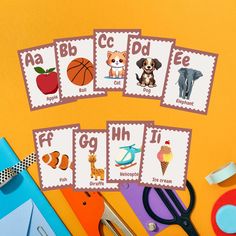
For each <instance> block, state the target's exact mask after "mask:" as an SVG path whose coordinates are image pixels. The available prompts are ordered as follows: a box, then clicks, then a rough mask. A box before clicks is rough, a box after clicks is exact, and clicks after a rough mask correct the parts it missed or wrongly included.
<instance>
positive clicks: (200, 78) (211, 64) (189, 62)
mask: <svg viewBox="0 0 236 236" xmlns="http://www.w3.org/2000/svg"><path fill="white" fill-rule="evenodd" d="M216 62H217V54H213V53H207V52H202V51H197V50H192V49H187V48H182V47H175V48H174V49H173V51H172V56H171V60H170V64H169V68H168V73H167V74H168V75H167V79H166V83H165V89H164V93H163V99H162V101H161V105H162V106H166V107H172V108H176V109H180V110H187V111H191V112H196V113H202V114H207V111H208V106H209V99H210V93H211V88H212V82H213V78H214V73H215V68H216Z"/></svg>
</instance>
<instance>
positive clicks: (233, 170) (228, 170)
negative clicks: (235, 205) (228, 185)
mask: <svg viewBox="0 0 236 236" xmlns="http://www.w3.org/2000/svg"><path fill="white" fill-rule="evenodd" d="M235 174H236V165H235V163H234V162H230V163H228V164H226V165H225V166H223V167H221V168H220V169H218V170H216V171H213V172H212V173H210V174H209V175H208V176H207V177H206V180H207V182H208V183H209V184H218V183H221V182H223V181H224V180H226V179H228V178H230V177H231V176H233V175H235Z"/></svg>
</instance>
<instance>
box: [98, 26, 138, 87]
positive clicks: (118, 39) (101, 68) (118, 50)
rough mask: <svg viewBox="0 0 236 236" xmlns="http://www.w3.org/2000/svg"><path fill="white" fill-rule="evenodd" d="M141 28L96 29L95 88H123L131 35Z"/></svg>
mask: <svg viewBox="0 0 236 236" xmlns="http://www.w3.org/2000/svg"><path fill="white" fill-rule="evenodd" d="M140 32H141V30H112V29H111V30H95V31H94V48H95V81H94V82H95V89H98V90H99V89H106V90H121V89H123V86H124V78H125V67H126V61H127V42H128V36H129V35H139V34H140Z"/></svg>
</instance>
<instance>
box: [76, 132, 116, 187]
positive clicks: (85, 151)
mask: <svg viewBox="0 0 236 236" xmlns="http://www.w3.org/2000/svg"><path fill="white" fill-rule="evenodd" d="M73 139H74V163H75V171H74V189H76V190H81V191H84V190H88V191H92V190H106V191H108V190H109V191H111V190H117V189H118V184H117V183H107V176H106V172H107V170H106V161H107V159H106V156H107V145H106V139H107V132H106V131H105V130H79V131H74V135H73Z"/></svg>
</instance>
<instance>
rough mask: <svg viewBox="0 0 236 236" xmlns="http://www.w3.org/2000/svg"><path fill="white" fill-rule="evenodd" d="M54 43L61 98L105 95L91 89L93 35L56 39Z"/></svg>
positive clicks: (92, 77) (92, 78) (92, 76)
mask: <svg viewBox="0 0 236 236" xmlns="http://www.w3.org/2000/svg"><path fill="white" fill-rule="evenodd" d="M54 45H55V52H56V53H55V54H56V65H57V68H58V75H59V76H58V77H59V89H60V91H61V96H62V99H63V100H68V99H69V100H71V99H76V98H85V97H98V96H105V95H106V93H105V92H103V91H94V89H93V83H94V82H93V80H94V64H93V59H94V58H93V57H94V53H93V52H94V50H93V37H90V36H88V37H86V36H84V37H78V38H68V39H56V40H54Z"/></svg>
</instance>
